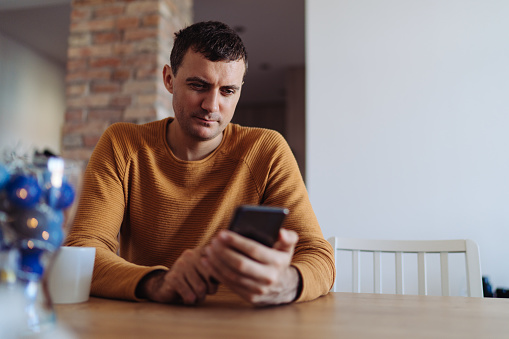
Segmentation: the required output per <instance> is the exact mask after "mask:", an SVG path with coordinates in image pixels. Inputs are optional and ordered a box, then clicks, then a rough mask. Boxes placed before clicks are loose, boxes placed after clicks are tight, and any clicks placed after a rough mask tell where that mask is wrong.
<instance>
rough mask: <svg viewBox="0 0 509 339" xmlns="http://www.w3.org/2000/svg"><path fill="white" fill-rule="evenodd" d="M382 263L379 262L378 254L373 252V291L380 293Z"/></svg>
mask: <svg viewBox="0 0 509 339" xmlns="http://www.w3.org/2000/svg"><path fill="white" fill-rule="evenodd" d="M381 271H382V262H381V261H380V252H379V251H376V252H373V291H374V292H375V293H382V277H381Z"/></svg>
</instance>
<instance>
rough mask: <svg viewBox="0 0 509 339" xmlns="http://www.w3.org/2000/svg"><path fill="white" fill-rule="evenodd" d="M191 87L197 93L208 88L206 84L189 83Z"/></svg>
mask: <svg viewBox="0 0 509 339" xmlns="http://www.w3.org/2000/svg"><path fill="white" fill-rule="evenodd" d="M189 87H191V89H193V90H195V91H203V90H204V89H205V88H206V86H205V85H204V84H202V83H199V82H191V83H189Z"/></svg>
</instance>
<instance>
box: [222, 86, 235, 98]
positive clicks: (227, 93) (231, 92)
mask: <svg viewBox="0 0 509 339" xmlns="http://www.w3.org/2000/svg"><path fill="white" fill-rule="evenodd" d="M221 92H223V95H225V96H230V95H234V94H235V93H236V90H235V89H233V88H224V89H223V90H222V91H221Z"/></svg>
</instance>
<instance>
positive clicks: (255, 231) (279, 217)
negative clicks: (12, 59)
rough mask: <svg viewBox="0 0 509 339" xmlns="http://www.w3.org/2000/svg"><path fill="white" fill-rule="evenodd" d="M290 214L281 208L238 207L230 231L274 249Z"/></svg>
mask: <svg viewBox="0 0 509 339" xmlns="http://www.w3.org/2000/svg"><path fill="white" fill-rule="evenodd" d="M288 212H289V211H288V209H286V208H281V207H272V206H253V205H242V206H239V207H237V209H236V211H235V214H234V216H233V219H232V222H231V224H230V227H229V229H230V230H231V231H233V232H236V233H238V234H240V235H243V236H245V237H247V238H250V239H253V240H256V241H258V242H259V243H261V244H264V245H265V246H268V247H272V246H274V243H275V242H276V241H277V239H278V237H279V229H280V228H281V226H282V224H283V221H284V220H285V218H286V216H287V215H288Z"/></svg>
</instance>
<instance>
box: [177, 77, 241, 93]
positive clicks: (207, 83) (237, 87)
mask: <svg viewBox="0 0 509 339" xmlns="http://www.w3.org/2000/svg"><path fill="white" fill-rule="evenodd" d="M193 81H197V82H201V83H202V84H205V85H208V86H210V85H211V83H210V82H208V81H205V80H203V79H202V78H200V77H189V78H186V82H193ZM221 88H230V89H234V90H238V89H240V87H239V86H237V85H226V86H221Z"/></svg>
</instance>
